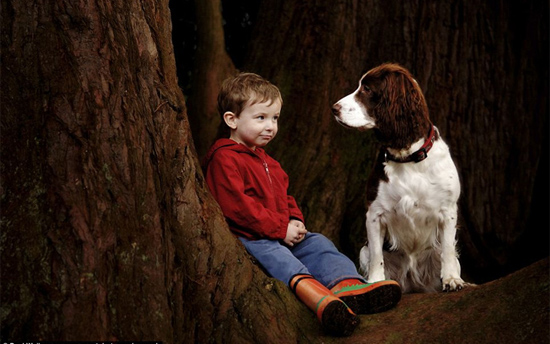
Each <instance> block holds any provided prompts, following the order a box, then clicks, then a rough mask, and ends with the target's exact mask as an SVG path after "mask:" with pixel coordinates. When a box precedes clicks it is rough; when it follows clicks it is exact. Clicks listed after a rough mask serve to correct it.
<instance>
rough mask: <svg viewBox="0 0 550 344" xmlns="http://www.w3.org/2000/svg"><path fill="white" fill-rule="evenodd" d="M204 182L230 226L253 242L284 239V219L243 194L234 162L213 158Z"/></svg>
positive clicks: (286, 226)
mask: <svg viewBox="0 0 550 344" xmlns="http://www.w3.org/2000/svg"><path fill="white" fill-rule="evenodd" d="M206 182H207V184H208V187H209V188H210V191H211V192H212V194H213V196H214V198H215V199H216V201H217V202H218V204H219V205H220V207H221V209H222V212H223V214H224V216H225V217H226V219H228V222H229V224H230V225H236V227H238V228H239V229H240V230H243V231H246V232H247V233H250V234H251V235H252V236H253V237H257V238H258V237H259V238H270V239H284V238H285V236H286V231H287V228H288V221H289V219H288V216H285V215H284V214H280V213H278V212H275V211H272V210H270V209H267V208H265V207H264V206H263V204H261V203H260V202H257V201H256V200H255V199H254V198H252V197H250V196H248V195H246V194H245V185H244V180H243V178H242V176H241V174H240V172H239V169H238V165H237V163H236V160H235V159H232V158H231V157H230V156H226V155H224V154H219V153H218V154H216V155H215V156H214V157H213V159H212V160H211V161H210V163H209V164H208V169H207V173H206Z"/></svg>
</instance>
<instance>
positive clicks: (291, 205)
mask: <svg viewBox="0 0 550 344" xmlns="http://www.w3.org/2000/svg"><path fill="white" fill-rule="evenodd" d="M287 199H288V210H289V211H290V217H291V218H294V219H297V220H300V221H301V222H302V223H305V222H304V215H303V214H302V211H301V210H300V208H298V204H297V203H296V200H295V199H294V197H292V196H290V195H288V196H287Z"/></svg>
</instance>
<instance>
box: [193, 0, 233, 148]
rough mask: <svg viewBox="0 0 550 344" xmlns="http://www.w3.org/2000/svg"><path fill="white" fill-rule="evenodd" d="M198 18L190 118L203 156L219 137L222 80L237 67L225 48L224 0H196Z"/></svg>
mask: <svg viewBox="0 0 550 344" xmlns="http://www.w3.org/2000/svg"><path fill="white" fill-rule="evenodd" d="M195 7H196V17H197V21H196V22H197V51H196V57H195V68H194V71H193V79H192V85H193V87H192V93H191V94H190V96H189V101H188V104H189V121H190V123H191V130H192V132H193V137H195V138H196V139H195V141H194V142H195V146H196V149H197V154H198V156H199V159H202V158H203V157H204V156H205V155H206V152H207V151H208V149H209V148H210V146H211V145H212V144H213V143H214V141H215V140H216V138H218V130H219V128H220V127H221V126H220V124H222V123H221V122H222V121H221V115H220V114H219V113H218V107H217V97H218V92H219V90H220V86H221V84H222V81H223V80H224V79H226V78H227V77H229V76H230V75H233V74H235V72H236V69H235V66H234V65H233V62H232V61H231V58H230V57H229V56H228V55H227V52H226V51H225V39H224V30H223V18H222V10H221V1H220V0H198V1H195Z"/></svg>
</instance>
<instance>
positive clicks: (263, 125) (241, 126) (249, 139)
mask: <svg viewBox="0 0 550 344" xmlns="http://www.w3.org/2000/svg"><path fill="white" fill-rule="evenodd" d="M280 113H281V101H280V100H279V99H275V100H274V101H271V100H268V101H266V102H263V103H255V104H252V105H248V104H247V105H246V106H245V107H244V109H243V110H242V111H241V113H240V115H239V116H238V117H237V116H236V115H235V114H234V113H233V112H226V113H225V114H224V116H223V118H224V120H225V122H226V123H227V125H228V126H229V128H231V136H230V139H232V140H233V141H236V142H238V143H242V144H244V145H245V146H247V147H248V148H250V149H252V150H254V149H256V147H263V146H265V145H267V144H268V143H269V141H271V140H272V139H273V138H274V137H275V135H277V130H278V126H277V122H278V120H279V116H280Z"/></svg>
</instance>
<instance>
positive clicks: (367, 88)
mask: <svg viewBox="0 0 550 344" xmlns="http://www.w3.org/2000/svg"><path fill="white" fill-rule="evenodd" d="M363 91H365V92H370V88H369V86H367V85H366V84H365V85H363Z"/></svg>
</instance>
